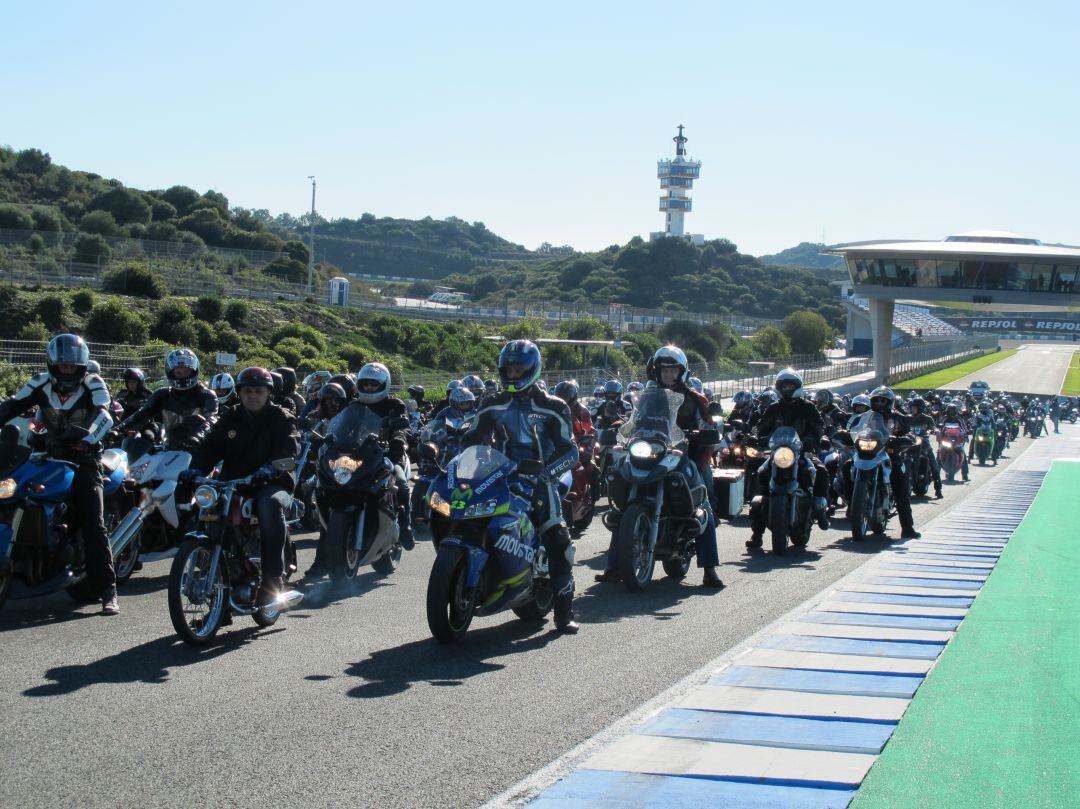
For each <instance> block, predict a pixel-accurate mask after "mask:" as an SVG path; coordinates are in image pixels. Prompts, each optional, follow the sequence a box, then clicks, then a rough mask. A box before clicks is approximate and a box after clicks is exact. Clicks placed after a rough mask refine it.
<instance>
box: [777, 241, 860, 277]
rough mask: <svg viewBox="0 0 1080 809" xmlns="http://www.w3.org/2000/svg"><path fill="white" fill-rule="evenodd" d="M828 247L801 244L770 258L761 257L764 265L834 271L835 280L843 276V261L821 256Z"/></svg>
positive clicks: (809, 243)
mask: <svg viewBox="0 0 1080 809" xmlns="http://www.w3.org/2000/svg"><path fill="white" fill-rule="evenodd" d="M827 247H828V245H824V244H815V243H813V242H802V243H801V244H799V245H796V246H795V247H789V248H788V249H787V250H781V251H780V252H779V253H774V254H773V255H770V256H761V260H762V261H763V262H764V263H765V264H779V265H783V266H786V267H805V268H806V269H808V270H831V271H835V275H836V277H837V278H839V277H841V276H842V275H843V274H844V260H843V259H842V258H840V256H826V255H822V253H821V251H822V250H825V249H826V248H827Z"/></svg>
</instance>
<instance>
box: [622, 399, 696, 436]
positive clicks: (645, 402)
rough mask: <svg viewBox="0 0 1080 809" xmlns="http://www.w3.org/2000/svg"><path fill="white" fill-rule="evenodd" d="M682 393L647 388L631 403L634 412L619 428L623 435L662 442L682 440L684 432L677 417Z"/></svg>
mask: <svg viewBox="0 0 1080 809" xmlns="http://www.w3.org/2000/svg"><path fill="white" fill-rule="evenodd" d="M682 403H683V395H682V394H681V393H675V391H671V390H666V389H664V388H646V389H645V390H643V391H642V392H641V395H640V396H639V397H638V398H637V401H636V402H635V403H634V412H633V414H631V416H630V418H629V419H628V420H627V422H626V424H625V425H623V427H622V429H620V431H619V432H620V433H621V434H622V435H623V437H625V438H630V439H633V438H640V439H644V440H646V441H657V442H660V443H663V444H664V445H665V446H669V447H671V446H675V445H676V444H679V443H681V442H682V441H683V440H684V438H685V436H684V435H683V431H682V430H681V429H679V425H678V424H677V418H678V415H679V407H680V406H682Z"/></svg>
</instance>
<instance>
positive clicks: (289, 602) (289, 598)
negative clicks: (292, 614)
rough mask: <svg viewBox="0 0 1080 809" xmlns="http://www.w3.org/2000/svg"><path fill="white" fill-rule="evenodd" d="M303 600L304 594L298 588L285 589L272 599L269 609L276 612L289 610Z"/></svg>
mask: <svg viewBox="0 0 1080 809" xmlns="http://www.w3.org/2000/svg"><path fill="white" fill-rule="evenodd" d="M303 600H304V594H303V593H301V592H300V591H299V590H286V591H285V592H283V593H281V594H280V595H279V596H278V597H277V598H276V599H274V603H273V605H272V606H271V607H270V609H271V610H277V611H278V612H285V610H291V609H292V608H293V607H295V606H297V605H298V604H299V603H300V602H301V601H303Z"/></svg>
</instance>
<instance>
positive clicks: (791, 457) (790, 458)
mask: <svg viewBox="0 0 1080 809" xmlns="http://www.w3.org/2000/svg"><path fill="white" fill-rule="evenodd" d="M772 462H773V465H774V466H776V467H777V468H778V469H790V468H791V467H792V466H793V465H794V463H795V451H794V450H793V449H792V448H791V447H780V448H778V449H777V450H776V451H775V452H773V456H772Z"/></svg>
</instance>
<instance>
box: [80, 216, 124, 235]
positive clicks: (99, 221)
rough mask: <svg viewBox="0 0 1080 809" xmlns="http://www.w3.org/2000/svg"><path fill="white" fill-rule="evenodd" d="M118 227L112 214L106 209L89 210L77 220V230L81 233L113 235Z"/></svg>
mask: <svg viewBox="0 0 1080 809" xmlns="http://www.w3.org/2000/svg"><path fill="white" fill-rule="evenodd" d="M119 229H120V228H119V226H118V225H117V224H116V220H115V219H114V218H113V215H112V214H111V213H109V212H108V211H90V213H88V214H86V216H84V217H83V218H82V219H80V220H79V230H81V231H82V232H83V233H100V234H101V235H102V236H115V235H116V232H117V231H118V230H119Z"/></svg>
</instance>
